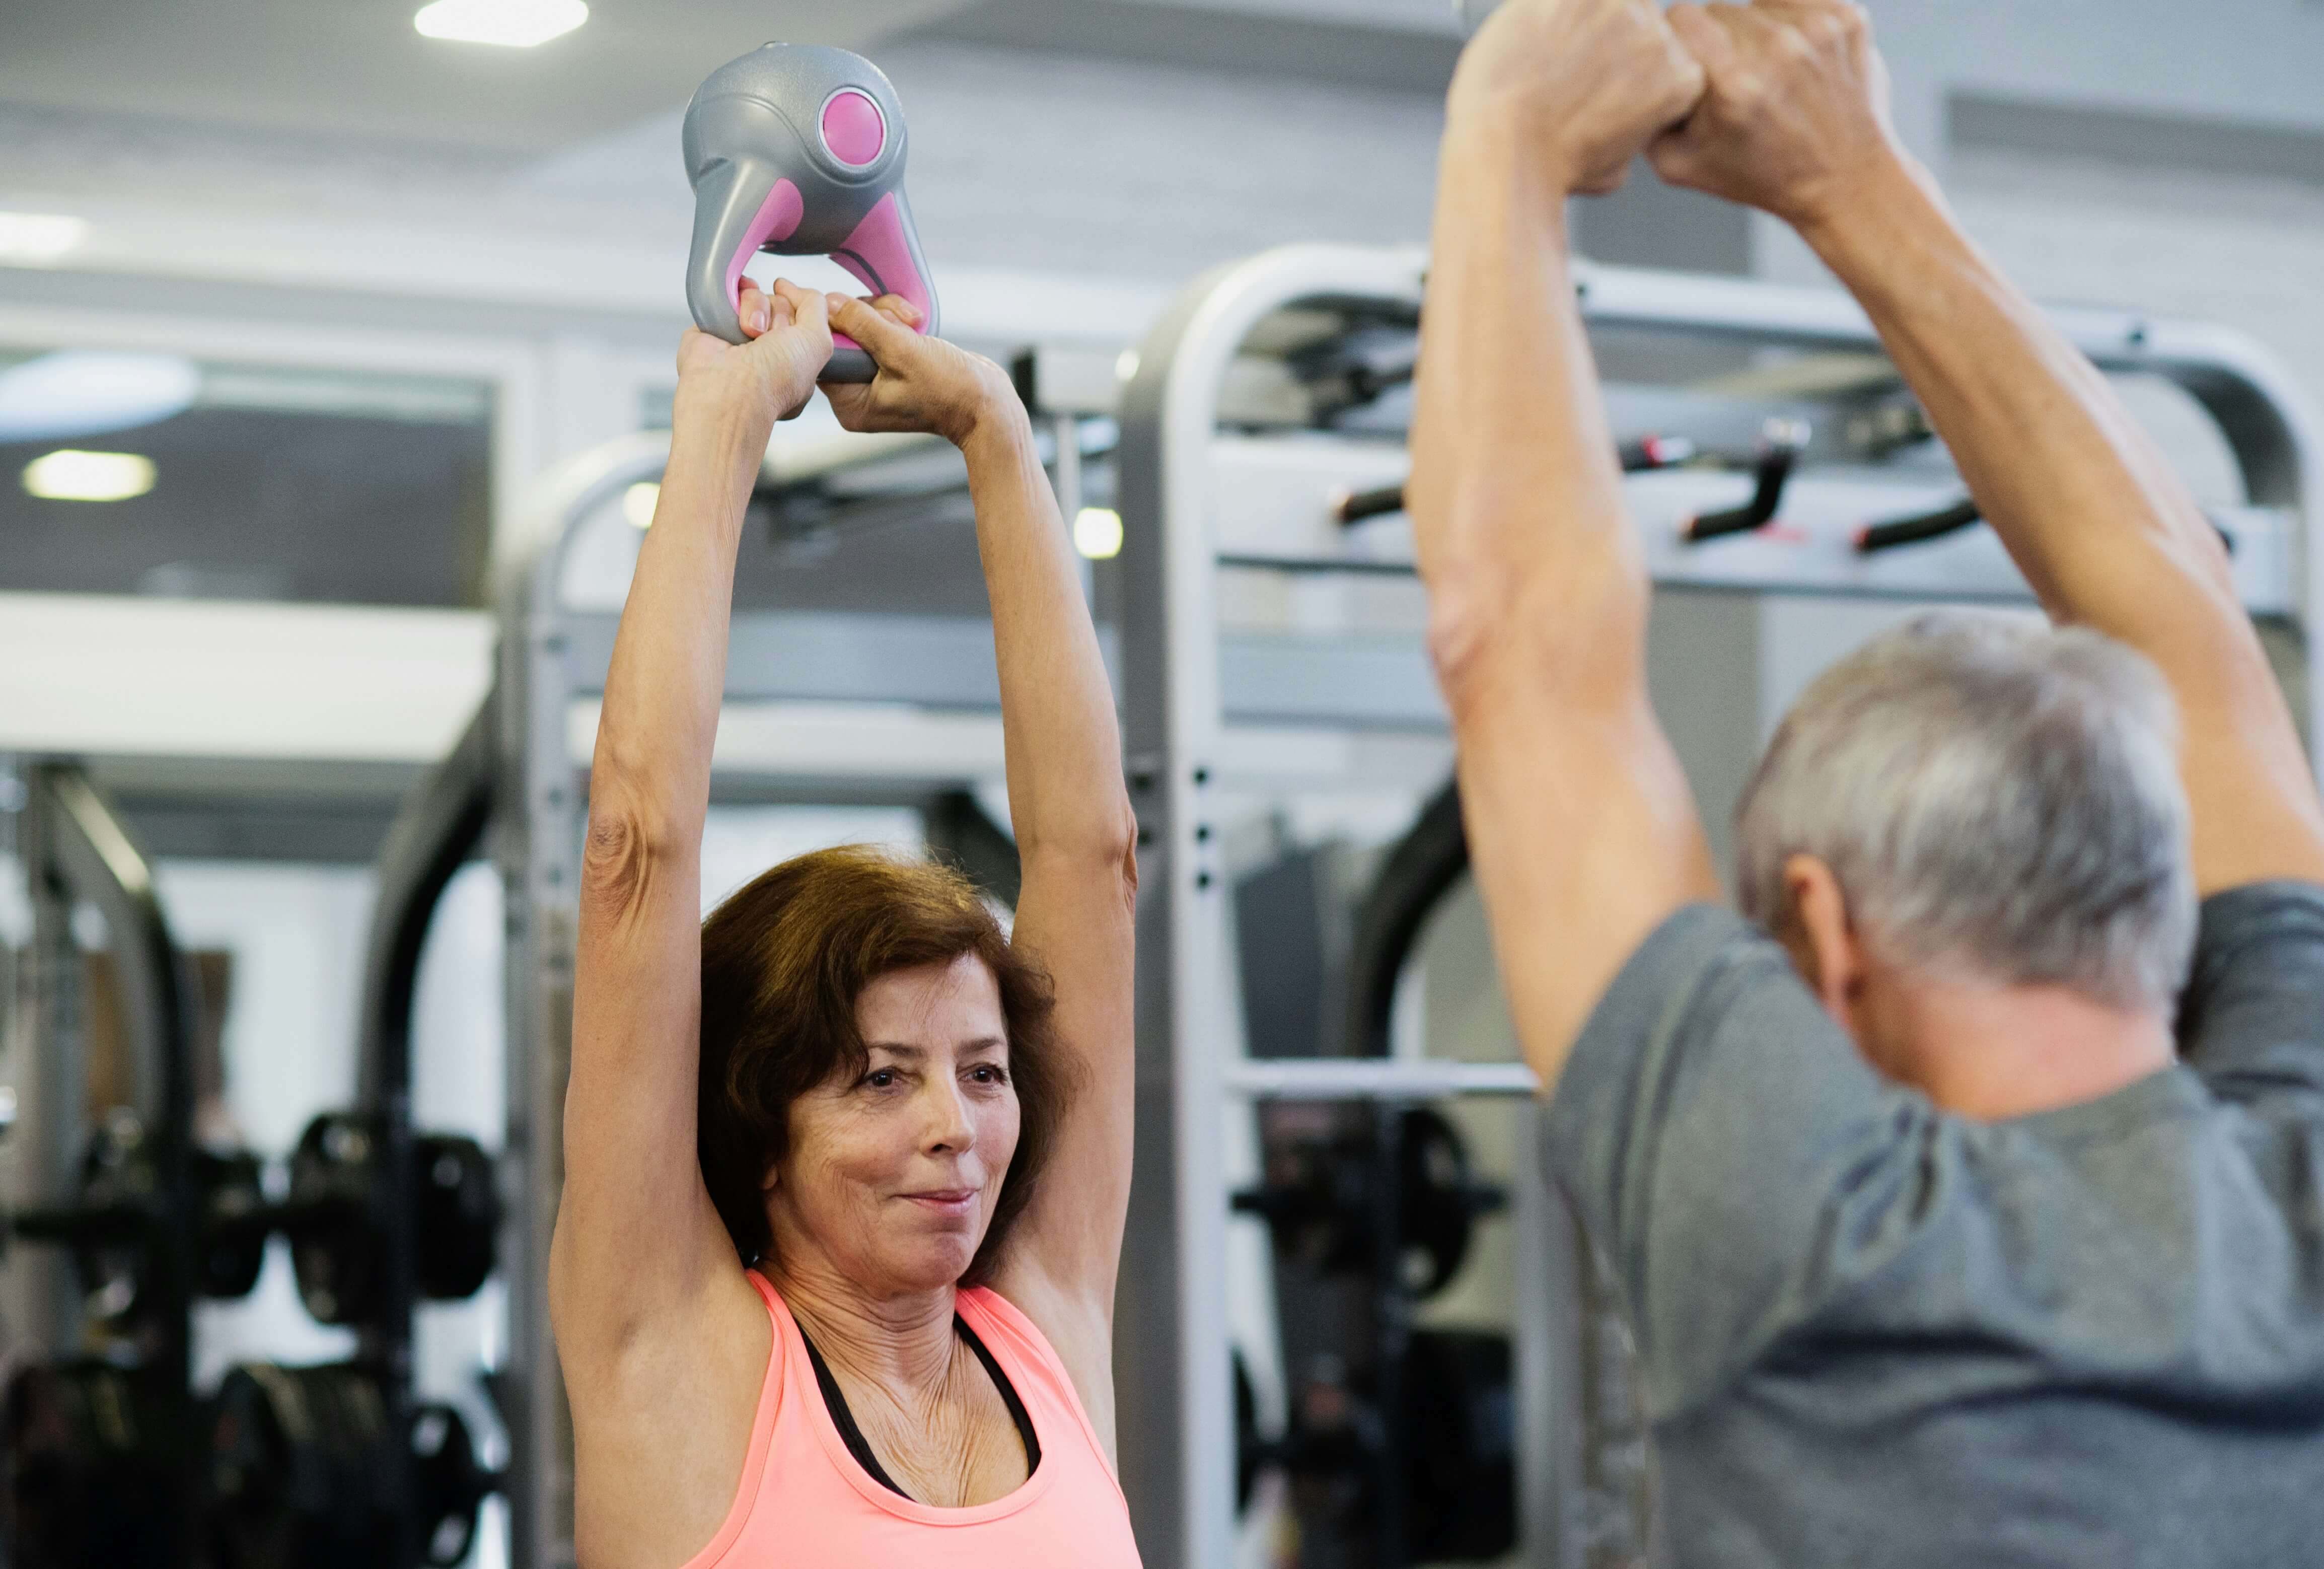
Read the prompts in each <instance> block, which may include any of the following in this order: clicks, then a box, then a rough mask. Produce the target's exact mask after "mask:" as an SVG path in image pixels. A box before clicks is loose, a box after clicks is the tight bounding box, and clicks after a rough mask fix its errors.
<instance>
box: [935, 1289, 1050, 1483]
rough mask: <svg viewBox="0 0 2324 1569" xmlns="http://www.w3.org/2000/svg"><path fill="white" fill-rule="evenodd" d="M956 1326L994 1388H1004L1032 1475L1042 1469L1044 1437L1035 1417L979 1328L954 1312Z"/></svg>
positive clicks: (1027, 1471) (1003, 1397) (1003, 1396)
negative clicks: (1035, 1427) (1036, 1427)
mask: <svg viewBox="0 0 2324 1569" xmlns="http://www.w3.org/2000/svg"><path fill="white" fill-rule="evenodd" d="M952 1327H953V1332H954V1334H958V1335H959V1336H960V1338H961V1339H963V1340H964V1341H966V1342H968V1349H969V1350H971V1351H973V1352H975V1353H976V1360H977V1361H981V1362H982V1363H983V1364H984V1371H986V1372H988V1373H990V1374H991V1375H992V1387H993V1388H994V1389H998V1390H1000V1391H1001V1404H1002V1405H1004V1406H1007V1407H1009V1419H1010V1421H1012V1422H1014V1423H1016V1424H1017V1437H1018V1439H1019V1442H1021V1443H1022V1444H1024V1445H1025V1474H1026V1475H1027V1476H1030V1475H1032V1474H1033V1472H1036V1471H1037V1470H1038V1469H1040V1464H1041V1439H1040V1435H1038V1434H1037V1433H1035V1432H1034V1431H1033V1418H1032V1417H1031V1415H1030V1414H1028V1412H1027V1411H1026V1409H1025V1402H1024V1401H1022V1400H1020V1399H1019V1398H1017V1388H1016V1386H1015V1385H1013V1384H1011V1383H1010V1381H1009V1375H1008V1374H1006V1373H1004V1372H1002V1371H1001V1363H1000V1361H999V1360H998V1359H997V1358H995V1357H994V1356H993V1354H992V1353H991V1352H989V1351H987V1350H985V1349H984V1343H983V1342H982V1340H979V1339H978V1338H977V1335H976V1331H974V1330H973V1329H971V1328H969V1327H968V1320H966V1319H965V1318H963V1317H962V1316H961V1315H959V1314H957V1313H955V1314H954V1315H952Z"/></svg>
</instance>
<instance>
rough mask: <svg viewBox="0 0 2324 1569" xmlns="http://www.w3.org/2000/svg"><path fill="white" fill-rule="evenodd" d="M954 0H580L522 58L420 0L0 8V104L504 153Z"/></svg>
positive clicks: (33, 1) (909, 20)
mask: <svg viewBox="0 0 2324 1569" xmlns="http://www.w3.org/2000/svg"><path fill="white" fill-rule="evenodd" d="M966 4H967V0H592V4H591V5H590V16H589V21H588V23H587V24H586V25H585V26H583V27H582V28H581V29H580V30H579V31H578V32H571V33H567V35H566V36H564V37H562V38H558V39H554V40H552V41H550V42H548V43H545V44H542V45H541V46H539V48H537V49H529V50H513V49H500V48H494V47H491V46H488V45H479V44H471V43H451V42H442V41H440V40H435V39H428V38H422V37H420V34H419V33H418V32H416V31H415V30H414V29H413V27H412V25H411V17H412V14H413V12H414V11H416V10H417V9H418V7H419V5H420V0H0V103H13V104H15V105H18V106H26V107H41V108H49V109H58V110H69V111H77V112H79V113H83V114H96V115H137V116H151V117H158V118H162V119H171V120H180V121H193V122H198V123H204V124H208V125H234V126H239V127H248V128H253V129H260V130H266V131H272V132H276V133H291V134H299V133H306V134H322V135H326V136H333V137H350V136H352V137H361V138H365V139H379V140H385V141H396V142H433V143H453V144H458V145H465V146H470V147H478V148H491V149H496V150H502V151H506V152H548V151H549V150H551V149H555V148H560V147H568V146H571V145H572V144H574V143H576V142H581V141H586V140H587V139H589V138H590V137H592V136H595V135H598V134H604V133H605V132H607V131H609V130H612V129H613V128H614V127H617V126H620V125H627V124H629V123H630V122H631V121H632V120H635V119H637V118H639V117H640V116H642V115H649V114H652V113H654V112H656V111H659V110H667V109H669V108H671V107H672V106H676V105H678V104H683V103H684V102H685V101H686V99H687V96H688V95H689V94H691V93H692V92H693V90H694V88H695V86H696V84H697V83H699V82H700V81H701V80H702V78H704V77H705V76H707V75H708V74H709V73H710V72H711V71H712V70H713V69H715V68H716V67H718V66H719V65H721V64H723V63H724V62H725V61H726V60H731V59H733V57H734V56H735V55H738V54H741V53H742V52H743V51H746V50H749V49H752V48H754V47H756V46H757V45H758V44H761V43H763V42H766V41H768V40H769V39H773V38H780V39H784V40H786V41H788V42H804V43H835V44H840V45H843V46H848V47H858V48H860V47H862V46H864V45H866V44H869V43H871V42H876V41H877V40H878V39H880V38H881V37H884V36H886V35H888V34H890V33H892V32H897V31H898V30H899V29H903V28H908V27H912V26H916V25H919V24H922V23H928V22H932V21H935V20H937V19H939V18H942V17H944V16H946V15H948V14H951V13H954V12H955V11H959V10H961V9H963V8H964V5H966Z"/></svg>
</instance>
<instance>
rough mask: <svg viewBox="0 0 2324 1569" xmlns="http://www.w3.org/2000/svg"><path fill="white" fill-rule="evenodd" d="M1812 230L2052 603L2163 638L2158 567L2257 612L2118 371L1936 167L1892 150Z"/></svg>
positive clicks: (2196, 601)
mask: <svg viewBox="0 0 2324 1569" xmlns="http://www.w3.org/2000/svg"><path fill="white" fill-rule="evenodd" d="M1802 234H1803V237H1804V238H1805V239H1806V240H1807V241H1808V243H1809V244H1810V245H1812V246H1814V247H1815V249H1816V251H1817V254H1819V255H1821V257H1822V258H1823V260H1824V262H1825V263H1826V264H1827V265H1829V266H1830V267H1831V269H1832V271H1833V272H1835V273H1836V274H1838V276H1839V277H1840V281H1842V282H1843V283H1845V284H1846V285H1847V286H1848V288H1849V291H1851V292H1852V293H1853V294H1854V295H1855V296H1856V298H1857V300H1858V301H1859V302H1860V303H1861V304H1862V305H1863V307H1864V309H1865V310H1866V312H1867V314H1868V315H1869V316H1870V317H1871V318H1872V322H1873V325H1874V326H1875V327H1876V328H1878V330H1879V332H1880V336H1881V339H1882V341H1883V342H1884V343H1885V344H1886V346H1887V348H1888V352H1889V354H1890V355H1891V356H1892V357H1893V358H1894V359H1895V362H1896V365H1897V368H1898V369H1899V370H1901V371H1902V372H1903V373H1904V378H1905V380H1906V382H1907V383H1910V385H1911V386H1912V388H1913V391H1914V393H1915V394H1916V395H1918V397H1919V398H1920V400H1921V401H1922V403H1923V406H1924V407H1925V408H1926V409H1927V411H1928V413H1929V418H1930V420H1931V422H1932V424H1933V425H1934V426H1935V427H1936V429H1937V430H1938V432H1939V434H1940V435H1941V436H1942V437H1943V438H1944V439H1945V443H1946V445H1947V446H1948V447H1949V448H1950V449H1951V451H1952V456H1953V458H1954V461H1955V462H1956V463H1957V464H1958V465H1959V466H1960V471H1961V475H1962V477H1963V478H1964V479H1965V480H1966V481H1967V482H1968V484H1969V489H1970V491H1971V492H1972V493H1973V494H1975V496H1976V497H1977V500H1978V504H1979V505H1980V506H1981V507H1982V509H1983V511H1984V513H1985V516H1986V517H1987V520H1989V521H1991V522H1992V524H1993V526H1994V529H1995V530H1996V531H1997V532H1998V533H1999V534H2000V536H2001V538H2002V540H2003V542H2004V543H2005V544H2006V546H2007V547H2008V549H2009V551H2010V554H2011V556H2012V557H2013V558H2015V561H2016V562H2017V565H2018V567H2019V569H2020V570H2022V571H2023V572H2024V574H2025V577H2026V579H2027V581H2028V582H2029V583H2030V584H2031V585H2032V586H2033V589H2034V591H2035V593H2036V594H2038V595H2040V596H2041V598H2042V601H2043V605H2045V606H2046V607H2047V608H2048V609H2049V610H2050V611H2051V613H2052V614H2053V615H2056V616H2058V617H2060V618H2061V619H2064V620H2068V621H2072V622H2076V623H2084V624H2088V625H2092V626H2095V627H2098V629H2099V630H2101V631H2104V632H2109V633H2111V634H2113V635H2114V636H2116V637H2119V638H2121V639H2123V640H2124V641H2127V642H2131V643H2133V644H2135V645H2139V646H2142V647H2144V646H2149V645H2150V644H2151V643H2152V642H2153V639H2154V638H2155V636H2156V635H2157V633H2158V632H2160V631H2162V630H2163V624H2162V623H2163V622H2164V621H2166V620H2167V618H2168V617H2169V615H2170V614H2172V613H2171V612H2170V611H2167V610H2164V608H2163V607H2162V606H2158V605H2156V604H2154V603H2153V591H2154V582H2153V578H2154V576H2155V575H2154V573H2153V570H2152V569H2153V568H2158V567H2159V568H2166V569H2168V572H2169V576H2170V577H2173V578H2177V579H2180V580H2181V581H2183V582H2184V583H2185V585H2186V588H2187V595H2186V597H2187V599H2188V600H2189V601H2190V603H2191V604H2193V605H2198V606H2201V607H2207V608H2208V609H2209V610H2210V611H2211V612H2212V613H2214V614H2219V613H2224V614H2227V615H2229V616H2231V617H2232V618H2233V619H2235V620H2236V621H2238V622H2239V621H2240V620H2241V619H2242V617H2241V613H2240V611H2238V610H2237V609H2236V601H2235V596H2234V593H2233V590H2232V587H2231V586H2230V585H2229V582H2228V577H2227V563H2226V560H2225V558H2224V556H2223V554H2222V552H2221V551H2220V549H2219V548H2218V540H2217V537H2216V536H2215V535H2214V534H2213V532H2212V531H2211V528H2210V525H2209V522H2208V521H2206V520H2205V519H2204V517H2203V514H2202V512H2201V510H2200V509H2199V507H2198V506H2197V504H2196V503H2195V499H2194V497H2193V496H2192V495H2191V494H2190V493H2189V491H2188V489H2187V487H2186V485H2184V484H2183V483H2182V482H2181V480H2180V478H2179V477H2178V475H2176V474H2175V473H2173V472H2172V469H2171V467H2170V465H2169V464H2168V463H2167V462H2166V461H2165V459H2164V458H2163V456H2162V454H2161V453H2160V452H2159V451H2158V450H2157V449H2156V448H2155V447H2154V444H2153V440H2152V439H2151V438H2149V437H2148V436H2147V434H2146V433H2145V431H2144V429H2141V428H2140V426H2139V425H2138V423H2137V421H2136V420H2135V419H2134V418H2133V417H2132V416H2131V413H2130V411H2129V410H2128V409H2126V407H2125V406H2124V405H2123V402H2122V400H2121V399H2120V398H2119V397H2117V396H2116V393H2115V392H2114V390H2113V388H2111V387H2110V386H2109V385H2108V384H2107V381H2106V378H2105V377H2104V376H2103V375H2101V374H2099V373H2098V370H2097V369H2096V367H2094V366H2093V365H2091V364H2090V363H2089V360H2088V359H2087V358H2086V357H2085V356H2084V355H2082V354H2081V353H2080V351H2079V350H2077V349H2076V348H2075V347H2074V346H2072V345H2071V344H2070V342H2068V341H2067V339H2066V337H2064V335H2063V334H2062V333H2061V332H2060V331H2059V330H2058V328H2056V327H2055V326H2054V325H2053V324H2052V322H2051V321H2050V320H2049V319H2048V318H2047V317H2046V316H2044V315H2043V312H2042V311H2041V310H2040V309H2038V308H2037V307H2035V306H2034V305H2033V302H2032V301H2031V300H2028V299H2027V298H2026V297H2025V295H2024V293H2023V292H2022V291H2020V290H2018V289H2017V287H2016V286H2015V284H2013V283H2011V282H2010V281H2009V280H2008V279H2006V277H2004V276H2003V275H2002V274H2001V273H2000V272H1999V271H1998V270H1997V269H1996V268H1995V267H1994V266H1993V264H1992V263H1991V262H1989V261H1988V260H1987V258H1986V256H1985V255H1984V254H1983V253H1981V252H1980V251H1978V248H1977V247H1976V246H1975V245H1972V244H1971V243H1970V242H1969V239H1968V238H1967V237H1966V236H1965V235H1963V234H1962V233H1961V231H1960V228H1959V226H1957V225H1956V224H1955V222H1954V220H1953V218H1952V217H1951V215H1950V212H1948V211H1947V210H1946V208H1945V207H1944V204H1943V202H1942V200H1941V198H1939V197H1938V195H1937V194H1936V192H1935V190H1934V189H1933V188H1932V186H1931V185H1930V184H1929V183H1928V181H1927V180H1926V177H1925V176H1924V175H1923V174H1922V173H1921V172H1920V171H1918V170H1916V169H1914V168H1912V167H1910V166H1909V165H1907V164H1904V163H1903V162H1896V163H1894V164H1891V165H1889V166H1888V168H1887V170H1886V172H1885V173H1883V174H1882V175H1881V176H1880V177H1879V178H1877V180H1872V181H1869V182H1867V185H1866V187H1865V188H1863V189H1860V190H1859V191H1858V192H1857V193H1856V195H1855V198H1854V199H1851V200H1850V201H1849V202H1848V203H1847V204H1846V205H1845V206H1844V207H1843V208H1840V209H1839V210H1838V211H1837V212H1835V213H1834V214H1833V215H1832V216H1831V217H1829V218H1828V219H1826V220H1824V221H1821V222H1819V223H1815V224H1811V225H1807V226H1803V230H1802ZM2185 609H2186V606H2185V605H2181V606H2180V607H2179V610H2180V612H2181V613H2182V614H2183V612H2184V610H2185ZM2150 651H2152V650H2151V649H2150Z"/></svg>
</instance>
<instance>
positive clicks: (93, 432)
mask: <svg viewBox="0 0 2324 1569" xmlns="http://www.w3.org/2000/svg"><path fill="white" fill-rule="evenodd" d="M201 386H202V374H201V372H200V371H199V370H198V369H197V368H196V367H195V365H194V362H193V361H191V360H189V359H187V358H185V357H184V356H183V355H173V354H131V353H122V352H116V351H114V350H111V349H66V350H62V351H60V352H59V353H56V354H44V355H41V356H40V357H39V358H38V359H30V360H26V361H25V362H24V363H23V364H22V365H11V366H9V367H8V368H7V369H6V370H5V371H0V441H58V440H64V439H69V438H72V437H76V436H99V435H103V434H105V433H106V432H107V431H112V430H131V429H135V428H136V427H138V426H140V425H151V424H152V423H153V422H154V421H156V420H167V419H169V418H170V417H171V416H172V415H175V414H182V413H184V412H185V411H187V410H188V409H189V408H191V407H193V402H194V397H195V394H196V393H198V392H200V391H201Z"/></svg>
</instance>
